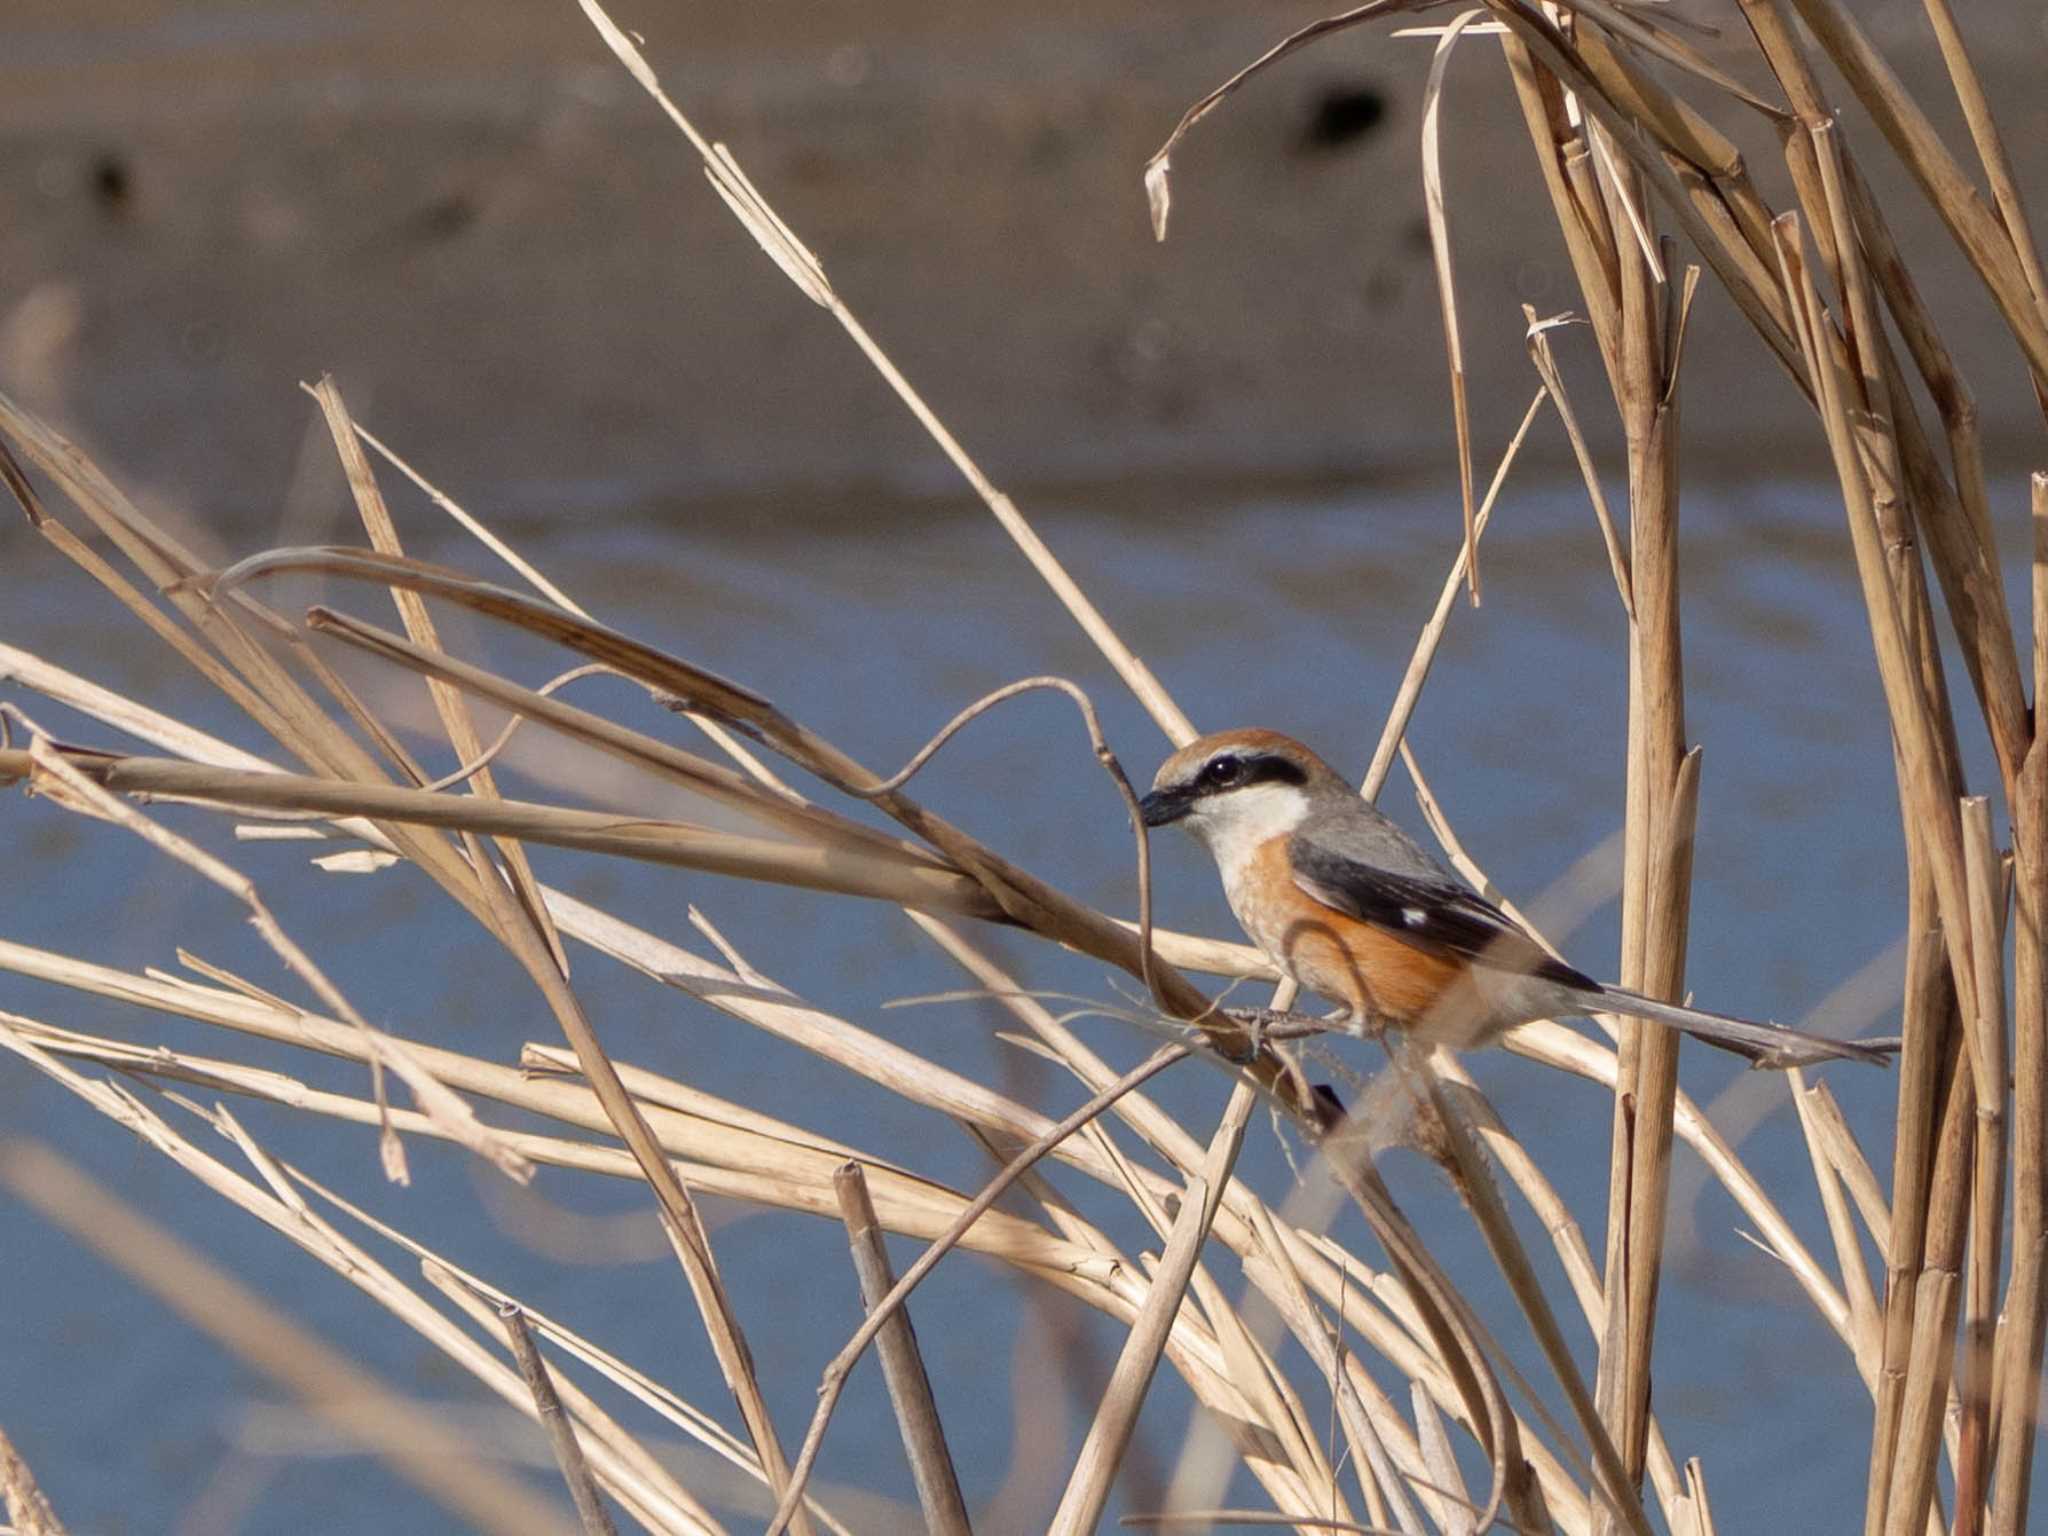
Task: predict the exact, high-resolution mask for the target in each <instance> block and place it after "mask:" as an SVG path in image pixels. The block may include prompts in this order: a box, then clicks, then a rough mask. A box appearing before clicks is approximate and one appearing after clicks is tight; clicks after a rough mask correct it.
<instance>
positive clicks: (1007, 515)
mask: <svg viewBox="0 0 2048 1536" xmlns="http://www.w3.org/2000/svg"><path fill="white" fill-rule="evenodd" d="M577 3H578V4H579V5H580V6H582V8H583V13H584V15H585V16H586V17H588V18H589V20H590V24H591V25H592V26H593V27H595V28H596V29H597V34H598V36H599V37H601V38H603V39H604V42H605V46H606V47H608V48H610V49H611V51H612V52H613V54H615V55H616V56H617V58H618V60H619V62H620V63H621V64H623V65H624V66H625V67H626V72H627V73H628V74H630V75H631V76H632V77H633V79H634V80H635V81H636V82H638V83H639V85H640V87H641V88H642V89H643V90H645V91H646V92H647V94H648V95H649V96H651V97H653V98H654V100H655V101H656V103H658V104H659V105H660V107H661V109H662V111H663V112H664V113H666V114H667V116H668V118H669V121H671V122H673V123H674V124H675V125H676V127H677V128H679V129H680V130H681V131H682V133H683V136H684V137H685V138H687V139H688V140H689V141H690V145H691V147H692V148H694V149H695V150H696V151H697V154H698V156H699V157H700V158H701V159H702V160H703V162H704V173H705V175H706V176H707V177H708V178H709V179H710V181H711V185H712V187H713V188H714V189H715V190H716V191H717V193H718V195H719V197H720V198H722V199H723V200H724V202H725V205H726V207H727V208H728V209H730V210H731V211H732V215H733V217H734V218H736V219H738V220H739V221H740V223H741V225H742V226H744V227H745V229H746V231H747V233H748V234H750V235H752V236H753V237H754V239H755V241H756V242H757V243H758V244H759V245H760V247H761V249H762V251H763V252H764V253H765V254H766V255H767V256H768V257H769V259H770V260H772V261H773V262H774V263H775V265H776V266H777V267H779V268H780V269H781V271H782V273H783V275H784V276H785V277H787V278H788V279H789V280H790V281H791V282H792V283H794V284H795V285H796V287H797V289H798V290H799V291H800V292H801V293H803V295H804V296H805V297H806V298H808V299H809V300H810V301H811V302H812V303H814V304H816V305H818V306H819V307H820V308H822V309H824V310H826V311H828V312H829V313H830V314H831V316H832V318H833V319H835V320H837V321H838V322H839V324H840V327H841V328H842V329H843V330H845V332H846V334H847V335H848V337H850V338H851V339H852V341H853V344H854V345H855V346H856V347H858V348H859V349H860V350H861V353H862V355H863V356H865V357H866V358H867V360H868V362H869V363H870V364H871V365H872V366H873V367H874V369H875V371H876V372H877V373H879V374H880V375H881V376H882V379H883V381H884V382H885V383H886V384H888V386H889V388H890V389H891V390H893V391H894V392H895V394H896V396H897V398H898V399H900V400H901V401H902V402H903V403H904V405H905V406H906V407H907V408H908V409H909V411H910V413H911V415H912V416H914V417H916V418H917V422H918V425H919V426H921V427H923V428H924V429H925V431H926V433H927V434H929V436H930V437H931V439H932V441H933V442H934V443H936V444H937V445H938V447H939V451H940V452H942V453H944V454H945V456H946V457H947V458H948V459H949V460H950V461H951V462H952V464H953V467H954V468H955V469H956V470H958V471H959V472H960V476H961V478H962V479H964V480H965V481H966V482H967V483H968V484H969V485H970V486H972V487H973V489H974V493H975V494H976V495H977V496H979V497H980V498H981V500H982V503H983V505H985V506H986V507H987V508H988V509H989V511H990V512H991V513H992V514H993V515H994V516H995V519H996V521H997V523H998V524H1000V525H1001V527H1002V529H1003V531H1004V532H1005V533H1007V534H1008V535H1009V536H1010V538H1011V540H1012V541H1013V542H1014V543H1015V544H1016V545H1017V547H1018V549H1020V550H1021V551H1023V554H1024V557H1025V558H1026V559H1027V560H1029V561H1030V562H1031V565H1032V568H1033V569H1034V570H1036V571H1037V572H1038V574H1039V576H1040V577H1041V578H1042V579H1043V580H1044V581H1045V584H1046V585H1047V586H1048V587H1050V588H1051V589H1052V590H1053V593H1054V595H1056V596H1057V597H1058V598H1059V600H1060V601H1061V603H1063V604H1064V605H1065V606H1066V609H1067V611H1068V612H1069V613H1070V614H1072V615H1073V617H1074V620H1075V622H1076V623H1078V624H1079V625H1080V626H1081V628H1082V630H1083V631H1084V632H1085V633H1086V634H1087V636H1088V638H1089V639H1090V640H1092V641H1094V642H1095V646H1096V649H1098V650H1099V651H1101V652H1102V655H1103V658H1104V660H1106V661H1108V662H1109V664H1110V665H1111V666H1112V667H1113V668H1114V669H1115V670H1116V674H1117V676H1118V677H1120V678H1121V679H1123V682H1124V685H1125V686H1126V687H1128V688H1129V689H1130V690H1131V692H1132V694H1133V695H1134V696H1135V697H1136V698H1137V699H1138V701H1139V702H1140V703H1141V704H1143V705H1144V706H1145V709H1146V711H1147V712H1148V713H1149V714H1150V715H1151V716H1152V719H1153V721H1154V722H1155V723H1156V724H1157V725H1158V726H1159V728H1160V730H1161V731H1163V732H1164V733H1165V734H1166V737H1167V739H1168V740H1169V741H1171V742H1172V743H1173V744H1174V745H1175V746H1176V747H1178V746H1184V745H1185V744H1186V743H1188V742H1190V741H1192V740H1194V738H1195V737H1196V735H1198V734H1199V733H1198V732H1197V731H1196V730H1195V728H1194V726H1193V725H1192V724H1191V723H1190V722H1189V720H1188V718H1187V716H1186V715H1184V714H1182V713H1181V711H1180V706H1179V705H1177V704H1175V703H1174V702H1173V700H1172V699H1171V698H1170V697H1169V696H1168V694H1167V692H1166V690H1165V688H1163V687H1162V686H1160V683H1159V680H1158V679H1157V678H1156V677H1154V676H1153V675H1152V671H1151V669H1150V668H1149V667H1147V666H1146V665H1145V663H1144V662H1143V661H1142V660H1141V659H1139V657H1138V656H1137V655H1136V653H1135V652H1133V651H1132V650H1131V649H1130V648H1129V647H1128V646H1126V645H1125V644H1124V643H1123V641H1122V640H1121V639H1120V638H1119V637H1118V636H1117V633H1116V631H1115V630H1114V629H1112V628H1111V627H1110V624H1109V621H1108V620H1107V619H1105V618H1104V617H1103V616H1102V613H1101V611H1100V610H1099V609H1097V608H1096V606H1095V605H1094V604H1093V603H1092V602H1090V601H1089V600H1088V596H1087V594H1086V593H1085V592H1083V591H1082V590H1081V588H1080V585H1079V584H1078V583H1077V582H1075V580H1074V579H1073V577H1072V576H1070V575H1068V573H1067V570H1066V568H1065V567H1064V566H1063V565H1061V564H1060V562H1059V559H1058V558H1057V557H1056V556H1055V555H1054V554H1053V552H1052V550H1051V549H1050V547H1048V546H1047V544H1046V543H1045V541H1044V540H1043V539H1041V538H1040V537H1039V536H1038V534H1037V532H1036V530H1034V529H1033V528H1032V526H1031V524H1030V523H1029V522H1028V521H1027V520H1026V519H1025V517H1024V515H1023V514H1022V513H1021V512H1019V511H1018V510H1017V507H1016V504H1015V503H1014V502H1012V501H1011V500H1010V498H1009V497H1008V496H1006V495H1004V494H1003V493H1002V492H1001V491H999V490H997V489H996V487H995V483H994V482H993V481H991V480H990V479H989V478H988V476H987V475H985V474H984V473H983V472H982V470H981V466H980V465H978V464H977V463H975V461H974V460H973V459H972V458H971V457H969V455H968V453H967V450H966V449H965V448H963V447H962V446H961V445H960V442H959V440H958V439H957V438H955V437H954V436H953V434H952V433H951V432H950V431H948V430H947V428H946V425H945V423H943V422H942V421H940V420H939V418H938V416H937V415H936V414H935V413H934V412H933V410H932V409H931V407H930V406H928V405H927V404H925V401H924V398H923V397H922V396H921V395H919V394H918V393H917V391H916V390H915V389H913V388H912V387H911V385H910V381H909V380H908V379H906V378H905V377H904V376H903V374H902V372H901V371H900V370H898V368H897V367H896V365H895V363H894V362H892V361H891V360H890V358H889V356H888V354H887V353H886V352H884V351H883V350H882V348H881V347H880V345H878V344H877V343H876V341H875V339H874V338H873V337H872V336H870V335H869V334H868V331H867V327H866V326H864V325H862V324H861V323H860V321H859V319H858V318H856V317H855V315H854V313H853V311H852V310H851V309H849V308H848V307H847V306H846V304H845V303H844V302H843V301H842V300H841V299H840V297H839V295H838V293H837V292H835V291H834V289H833V287H832V285H831V283H830V282H829V281H828V280H827V279H826V276H825V269H824V266H823V265H822V264H821V263H820V262H819V260H818V258H817V256H816V255H814V254H813V253H812V252H811V251H810V250H809V249H808V248H807V247H805V246H804V244H803V243H802V242H801V241H799V240H798V239H797V238H796V236H795V234H794V233H793V232H792V231H791V230H790V228H789V226H788V225H787V224H785V223H784V222H783V221H782V217H781V215H779V214H778V213H776V211H775V210H774V209H773V208H772V207H770V206H769V204H768V201H767V199H765V198H764V197H762V195H761V193H760V190H759V189H758V188H757V187H756V186H755V185H754V183H753V182H752V181H751V180H749V179H748V177H747V175H746V173H745V172H744V171H742V170H741V169H740V167H739V162H738V161H736V160H735V159H733V157H732V153H731V151H730V150H728V149H727V148H726V147H725V146H724V145H723V144H715V143H713V142H712V141H710V140H708V139H706V138H705V137H704V136H703V135H702V134H701V133H699V132H698V131H697V129H696V126H695V125H694V124H692V123H691V122H690V120H689V119H688V118H687V117H685V116H684V115H683V113H682V110H681V108H679V107H678V106H676V104H675V102H674V101H673V100H671V99H670V97H669V95H668V93H667V92H666V91H664V90H663V89H662V87H661V82H660V81H659V80H658V79H656V77H655V74H654V70H653V68H652V67H651V66H650V65H649V64H648V62H647V59H646V56H645V55H644V54H643V53H641V51H640V49H639V48H638V47H637V46H635V44H634V42H633V40H632V39H631V38H629V37H628V36H627V35H626V34H625V33H624V32H623V31H621V30H620V29H619V27H618V25H617V24H616V23H615V22H613V20H612V19H611V17H610V16H608V15H607V14H606V13H605V11H604V8H603V7H602V6H600V5H599V4H598V3H597V0H577Z"/></svg>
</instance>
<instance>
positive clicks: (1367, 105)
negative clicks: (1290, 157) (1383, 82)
mask: <svg viewBox="0 0 2048 1536" xmlns="http://www.w3.org/2000/svg"><path fill="white" fill-rule="evenodd" d="M1386 115H1387V98H1386V97H1385V96H1383V95H1381V94H1380V91H1379V88H1378V87H1377V86H1374V85H1369V84H1366V83H1365V82H1363V81H1358V80H1348V81H1344V82H1342V83H1338V84H1331V85H1326V86H1324V87H1323V88H1322V89H1321V90H1319V91H1318V92H1317V93H1316V94H1315V96H1314V97H1313V98H1311V100H1310V102H1309V116H1308V123H1307V125H1306V127H1305V128H1304V129H1303V130H1302V136H1301V147H1302V149H1303V150H1304V151H1305V152H1307V153H1310V154H1319V153H1327V152H1329V151H1332V150H1339V149H1349V148H1351V147H1353V146H1354V145H1356V144H1358V143H1360V142H1361V141H1362V140H1364V139H1366V138H1369V137H1370V136H1371V135H1372V133H1373V131H1374V130H1375V129H1377V128H1378V127H1379V126H1380V124H1381V123H1382V122H1383V121H1384V120H1385V118H1386Z"/></svg>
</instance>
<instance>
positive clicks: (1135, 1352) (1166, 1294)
mask: <svg viewBox="0 0 2048 1536" xmlns="http://www.w3.org/2000/svg"><path fill="white" fill-rule="evenodd" d="M1257 1102H1258V1101H1257V1098H1256V1096H1255V1095H1254V1094H1253V1092H1252V1091H1251V1089H1250V1087H1249V1086H1248V1085H1247V1084H1245V1083H1242V1082H1240V1083H1239V1084H1238V1085H1237V1086H1236V1088H1235V1089H1234V1090H1233V1091H1232V1093H1231V1096H1230V1103H1229V1105H1228V1106H1227V1107H1226V1108H1225V1110H1224V1112H1223V1120H1222V1123H1221V1124H1220V1125H1218V1126H1217V1128H1216V1134H1215V1136H1214V1138H1212V1139H1211V1141H1210V1143H1209V1155H1208V1157H1207V1159H1206V1160H1205V1161H1204V1164H1203V1167H1202V1171H1201V1172H1200V1173H1199V1174H1197V1175H1196V1176H1195V1177H1194V1178H1193V1179H1191V1180H1190V1181H1189V1183H1188V1185H1187V1187H1186V1189H1185V1190H1183V1191H1182V1193H1181V1197H1180V1198H1181V1206H1180V1214H1179V1216H1177V1217H1176V1218H1175V1220H1174V1224H1173V1234H1172V1236H1171V1237H1170V1238H1169V1239H1168V1240H1167V1244H1166V1249H1165V1252H1164V1253H1163V1254H1162V1255H1161V1256H1160V1261H1159V1266H1158V1268H1157V1269H1156V1270H1155V1271H1154V1273H1153V1275H1152V1277H1151V1278H1152V1285H1151V1290H1150V1292H1149V1294H1148V1295H1147V1297H1146V1300H1145V1305H1144V1308H1143V1309H1142V1310H1141V1311H1140V1312H1139V1314H1138V1317H1137V1320H1136V1321H1135V1322H1134V1323H1133V1324H1132V1327H1131V1331H1130V1334H1129V1336H1128V1337H1127V1338H1126V1339H1125V1340H1124V1347H1123V1352H1122V1353H1121V1354H1120V1355H1119V1356H1118V1357H1117V1363H1116V1369H1115V1370H1114V1371H1113V1372H1111V1374H1110V1378H1109V1385H1108V1386H1107V1387H1106V1388H1105V1389H1104V1390H1103V1394H1102V1403H1101V1406H1100V1407H1099V1408H1098V1409H1097V1410H1096V1415H1095V1419H1094V1422H1093V1423H1091V1424H1090V1425H1089V1426H1088V1435H1087V1438H1086V1439H1085V1440H1084V1441H1083V1442H1082V1445H1081V1452H1080V1455H1079V1456H1078V1457H1076V1458H1075V1462H1074V1470H1073V1473H1072V1475H1071V1476H1070V1477H1069V1479H1068V1482H1067V1486H1066V1491H1065V1492H1064V1493H1063V1494H1062V1495H1061V1496H1060V1503H1059V1508H1058V1509H1057V1510H1056V1511H1055V1512H1054V1514H1053V1517H1052V1521H1051V1523H1050V1524H1049V1525H1048V1526H1047V1527H1046V1529H1047V1531H1048V1532H1050V1533H1053V1536H1087V1533H1088V1532H1090V1531H1093V1530H1094V1529H1095V1527H1096V1522H1097V1521H1098V1520H1099V1519H1100V1518H1101V1516H1102V1510H1103V1506H1104V1505H1106V1504H1107V1503H1108V1502H1109V1492H1110V1488H1111V1487H1112V1485H1113V1484H1114V1482H1115V1480H1116V1474H1117V1469H1118V1468H1119V1467H1120V1466H1121V1465H1122V1463H1123V1459H1124V1453H1125V1451H1126V1450H1127V1449H1128V1447H1129V1445H1130V1440H1131V1435H1132V1432H1133V1431H1134V1430H1135V1429H1136V1427H1137V1420H1138V1410H1139V1409H1140V1408H1142V1407H1143V1406H1144V1403H1145V1395H1146V1392H1147V1390H1148V1389H1149V1388H1150V1386H1151V1383H1152V1374H1153V1372H1154V1371H1156V1370H1157V1369H1158V1368H1159V1357H1160V1354H1161V1352H1162V1351H1163V1350H1164V1349H1165V1347H1166V1339H1167V1334H1168V1332H1169V1330H1170V1329H1171V1328H1172V1326H1173V1320H1174V1316H1175V1314H1176V1313H1178V1312H1179V1311H1180V1307H1181V1302H1182V1299H1183V1298H1184V1297H1185V1296H1186V1294H1187V1288H1188V1283H1189V1281H1190V1279H1191V1278H1192V1277H1193V1274H1194V1269H1195V1262H1196V1260H1197V1259H1198V1258H1199V1256H1200V1254H1201V1251H1202V1244H1203V1242H1204V1241H1206V1240H1207V1238H1208V1235H1209V1227H1210V1224H1211V1223H1213V1222H1214V1221H1215V1219H1216V1209H1217V1206H1218V1204H1219V1202H1220V1201H1221V1199H1222V1195H1223V1187H1224V1185H1225V1184H1226V1183H1228V1182H1229V1179H1230V1171H1231V1168H1232V1167H1233V1166H1234V1165H1235V1164H1236V1162H1237V1154H1238V1150H1239V1148H1241V1147H1242V1146H1243V1145H1244V1132H1245V1127H1246V1125H1248V1124H1249V1123H1250V1121H1251V1113H1252V1108H1253V1106H1254V1105H1255V1104H1256V1103H1257Z"/></svg>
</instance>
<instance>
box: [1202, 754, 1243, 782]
mask: <svg viewBox="0 0 2048 1536" xmlns="http://www.w3.org/2000/svg"><path fill="white" fill-rule="evenodd" d="M1243 777H1244V759H1243V758H1241V757H1231V756H1228V755H1226V756H1223V757H1212V758H1211V759H1209V761H1208V762H1207V763H1206V764H1204V765H1203V768H1202V783H1203V785H1204V786H1205V787H1207V788H1210V789H1228V788H1229V787H1230V786H1231V785H1233V784H1235V783H1237V782H1238V781H1239V780H1241V779H1243Z"/></svg>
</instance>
